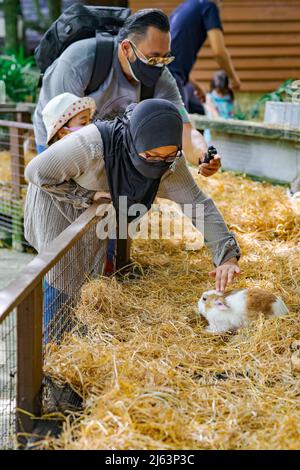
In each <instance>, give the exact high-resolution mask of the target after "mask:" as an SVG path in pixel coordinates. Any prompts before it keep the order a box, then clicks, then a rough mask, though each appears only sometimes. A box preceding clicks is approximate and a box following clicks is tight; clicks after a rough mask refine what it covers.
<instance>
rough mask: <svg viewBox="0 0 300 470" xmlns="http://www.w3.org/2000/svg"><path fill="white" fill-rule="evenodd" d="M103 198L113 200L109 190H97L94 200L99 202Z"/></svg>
mask: <svg viewBox="0 0 300 470" xmlns="http://www.w3.org/2000/svg"><path fill="white" fill-rule="evenodd" d="M102 199H108V200H109V201H111V195H110V192H109V191H97V192H96V193H95V194H94V197H93V201H94V202H99V201H101V200H102Z"/></svg>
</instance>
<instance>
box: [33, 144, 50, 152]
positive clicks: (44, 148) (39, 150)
mask: <svg viewBox="0 0 300 470" xmlns="http://www.w3.org/2000/svg"><path fill="white" fill-rule="evenodd" d="M35 146H36V150H37V153H42V152H43V151H44V150H46V148H47V147H46V145H38V144H35Z"/></svg>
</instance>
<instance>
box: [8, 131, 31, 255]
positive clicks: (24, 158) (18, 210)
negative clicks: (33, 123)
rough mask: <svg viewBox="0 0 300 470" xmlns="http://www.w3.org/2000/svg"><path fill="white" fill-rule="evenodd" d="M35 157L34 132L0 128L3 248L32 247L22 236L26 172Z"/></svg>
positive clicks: (21, 248) (24, 248)
mask: <svg viewBox="0 0 300 470" xmlns="http://www.w3.org/2000/svg"><path fill="white" fill-rule="evenodd" d="M13 124H14V125H15V126H16V125H17V123H13ZM35 155H36V150H35V141H34V134H33V130H24V129H22V128H18V127H9V125H7V126H6V127H5V126H3V125H2V126H1V127H0V247H1V246H4V247H10V246H12V247H13V248H15V249H17V250H19V251H23V250H27V249H29V248H30V245H29V243H28V242H27V241H26V240H25V239H24V236H23V206H24V201H25V197H26V190H27V183H26V182H25V180H24V169H25V166H26V165H27V163H28V162H29V161H30V160H31V159H32V158H33V157H34V156H35Z"/></svg>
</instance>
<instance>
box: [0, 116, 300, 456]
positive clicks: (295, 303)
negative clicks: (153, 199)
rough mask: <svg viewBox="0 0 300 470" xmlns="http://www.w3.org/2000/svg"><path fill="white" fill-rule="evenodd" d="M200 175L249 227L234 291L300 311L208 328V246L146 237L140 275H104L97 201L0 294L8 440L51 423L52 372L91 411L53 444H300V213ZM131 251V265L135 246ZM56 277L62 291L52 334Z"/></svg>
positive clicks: (71, 420) (269, 191)
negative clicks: (48, 388) (226, 328)
mask: <svg viewBox="0 0 300 470" xmlns="http://www.w3.org/2000/svg"><path fill="white" fill-rule="evenodd" d="M14 125H15V124H14ZM26 126H27V125H26ZM13 128H14V127H13ZM21 131H22V132H23V130H22V129H21ZM9 142H10V140H9V139H8V138H7V139H6V145H7V150H9ZM19 145H20V147H18V148H21V151H23V150H22V149H23V145H22V141H19ZM20 160H22V158H20ZM192 171H193V170H192ZM193 174H194V177H195V180H196V183H197V184H198V185H199V186H200V187H201V189H202V190H203V191H205V192H206V193H207V194H209V195H210V196H211V197H212V198H213V199H214V200H215V202H216V204H217V206H218V207H219V208H220V210H221V211H222V213H223V215H224V217H225V220H226V221H227V222H228V224H229V227H230V229H232V230H234V231H235V233H236V234H237V238H238V241H239V244H240V246H241V249H242V253H243V255H242V259H241V268H242V274H241V275H240V276H239V278H237V279H236V280H235V285H234V287H237V288H245V287H255V286H256V287H261V288H265V289H270V290H272V291H274V292H276V293H278V294H280V295H281V296H282V298H283V299H284V301H285V302H286V304H287V305H288V306H289V309H290V314H289V315H287V316H285V317H284V318H272V319H269V320H266V321H263V319H262V318H260V319H259V320H258V321H255V322H254V323H253V324H252V325H250V326H249V327H247V328H243V329H241V330H240V331H238V332H236V333H234V334H232V333H228V334H222V335H212V334H209V333H207V332H206V331H205V323H204V322H203V320H202V319H201V318H200V317H199V315H198V314H197V313H195V307H196V305H197V301H198V299H199V297H200V294H201V293H202V292H203V291H205V290H208V289H210V288H212V287H213V284H214V281H213V280H210V279H209V277H208V275H207V273H208V271H209V270H210V269H211V267H212V266H211V258H210V255H209V253H208V250H207V249H206V248H204V247H203V246H202V244H198V245H197V248H195V246H194V247H193V249H192V250H189V249H188V248H187V244H185V243H183V242H182V241H180V240H177V241H174V240H161V239H159V237H158V238H157V239H150V240H144V239H138V238H137V239H136V240H134V242H133V247H132V253H131V254H132V258H133V260H134V262H135V263H137V265H138V266H139V267H140V269H141V276H140V278H136V279H129V278H126V276H125V277H124V279H121V280H122V281H123V282H120V279H117V278H116V277H115V276H112V277H111V278H105V277H103V276H101V274H102V273H103V262H104V258H105V253H106V242H104V241H100V240H98V239H97V238H96V236H95V231H96V225H97V222H98V221H99V217H97V216H96V206H92V207H90V208H89V209H87V211H85V212H84V213H83V214H82V215H81V216H80V218H79V219H78V220H77V221H75V222H74V223H73V224H72V225H70V226H69V227H68V228H67V229H66V230H65V231H64V232H63V233H62V234H61V235H60V236H59V237H58V238H57V239H56V240H55V241H54V242H53V243H52V245H51V246H49V248H48V249H47V251H44V252H43V253H41V254H40V255H38V256H37V257H36V258H35V259H34V260H33V261H31V263H30V264H29V265H28V266H27V268H25V270H24V271H23V272H22V273H21V275H20V277H18V279H17V280H16V281H15V282H14V283H12V284H11V285H10V286H9V287H7V288H6V289H3V290H2V291H0V303H1V310H0V345H1V346H0V407H1V418H0V447H1V448H16V446H17V440H18V444H23V443H24V440H23V439H24V438H25V436H26V435H28V434H29V435H30V434H31V433H32V432H33V431H34V429H35V426H36V424H35V423H37V422H38V421H39V420H38V419H36V418H38V417H39V416H40V415H41V413H46V418H47V410H46V411H45V409H43V408H42V406H41V401H40V398H41V396H40V390H41V385H42V383H43V375H45V376H47V377H50V378H51V379H53V380H55V381H56V382H57V383H59V384H61V385H62V387H63V386H64V385H65V384H68V385H69V386H70V387H71V389H72V390H73V391H74V392H76V394H77V395H76V396H78V397H81V398H82V400H83V403H84V408H83V410H81V411H78V410H76V407H74V408H73V414H72V413H71V414H70V415H68V416H65V417H64V418H63V419H64V425H63V429H62V434H61V436H48V437H47V438H45V439H44V440H43V441H42V442H41V443H40V444H39V446H40V448H44V449H49V448H50V449H118V450H122V449H125V450H126V449H151V450H152V449H165V450H174V449H266V448H267V449H299V448H300V427H299V423H300V400H299V385H300V329H299V312H300V291H299V285H300V272H299V258H300V250H299V242H300V238H299V233H300V207H299V205H298V206H297V207H296V206H294V205H292V203H291V201H290V200H289V198H288V197H287V195H286V189H285V188H284V187H282V186H273V185H271V184H269V183H261V182H253V181H251V180H249V179H248V178H247V177H246V176H237V175H235V174H233V173H230V172H223V173H219V174H216V175H214V176H213V177H211V178H208V179H205V178H203V177H201V175H197V174H196V171H195V172H194V173H193ZM15 184H16V183H15ZM22 197H23V196H22ZM295 202H296V201H295ZM18 237H19V235H18ZM18 239H19V238H16V240H18ZM17 246H19V247H20V245H18V244H17ZM119 247H120V249H119V262H120V264H121V263H122V262H123V261H124V260H126V259H127V254H128V253H127V251H126V250H124V248H127V246H126V244H125V246H124V245H123V246H120V245H119ZM23 249H24V248H23ZM99 275H100V276H99ZM45 280H46V281H47V283H48V284H51V285H54V286H55V287H56V288H57V291H59V293H60V294H59V295H57V297H53V296H52V298H51V302H50V307H51V303H52V305H55V311H56V313H55V315H54V316H52V318H51V320H50V322H49V323H48V325H47V327H46V328H45V327H44V326H43V320H42V318H43V298H44V296H45V295H47V292H46V289H47V284H46V283H45ZM45 314H46V316H47V312H45ZM46 341H47V343H48V344H47V346H46V345H45V343H46ZM71 407H72V403H69V408H68V409H69V410H70V408H71ZM71 411H72V409H71ZM60 415H61V413H60ZM51 418H53V414H52V413H51V410H50V414H49V416H48V419H51ZM60 418H61V416H60ZM16 436H17V439H16Z"/></svg>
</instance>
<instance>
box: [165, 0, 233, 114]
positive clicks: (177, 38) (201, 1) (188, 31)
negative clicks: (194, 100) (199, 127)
mask: <svg viewBox="0 0 300 470" xmlns="http://www.w3.org/2000/svg"><path fill="white" fill-rule="evenodd" d="M221 4H222V1H221V0H186V1H185V2H184V3H182V4H180V5H179V6H178V8H176V10H175V11H174V12H173V13H172V14H171V17H170V27H171V51H172V55H173V56H175V57H176V59H175V60H174V61H173V62H172V63H171V64H170V65H169V69H170V71H171V73H172V74H173V76H174V78H175V80H176V82H177V86H178V88H179V91H180V93H181V96H182V98H183V101H184V103H185V105H186V107H187V109H188V111H190V109H189V101H190V100H189V95H190V90H189V88H190V86H191V85H192V86H193V87H194V91H195V95H196V96H197V97H198V99H199V102H200V103H204V102H205V93H204V91H203V90H202V88H201V87H200V86H199V85H198V84H197V83H195V82H193V81H192V80H191V79H190V73H191V71H192V68H193V66H194V64H195V62H196V60H197V55H198V53H199V51H200V50H201V48H202V46H203V45H204V43H205V41H206V39H207V38H208V40H209V43H210V47H211V49H212V53H213V56H214V58H215V60H216V61H217V63H218V65H219V66H220V68H221V69H222V70H224V71H225V72H226V73H227V75H228V77H229V80H230V86H231V88H232V89H233V90H239V89H240V87H241V82H240V79H239V77H238V75H237V72H236V70H235V68H234V66H233V63H232V60H231V57H230V54H229V52H228V50H227V48H226V46H225V40H224V34H223V27H222V22H221V18H220V9H219V7H220V6H221ZM189 82H190V84H191V85H190V84H189ZM190 112H191V111H190Z"/></svg>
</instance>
